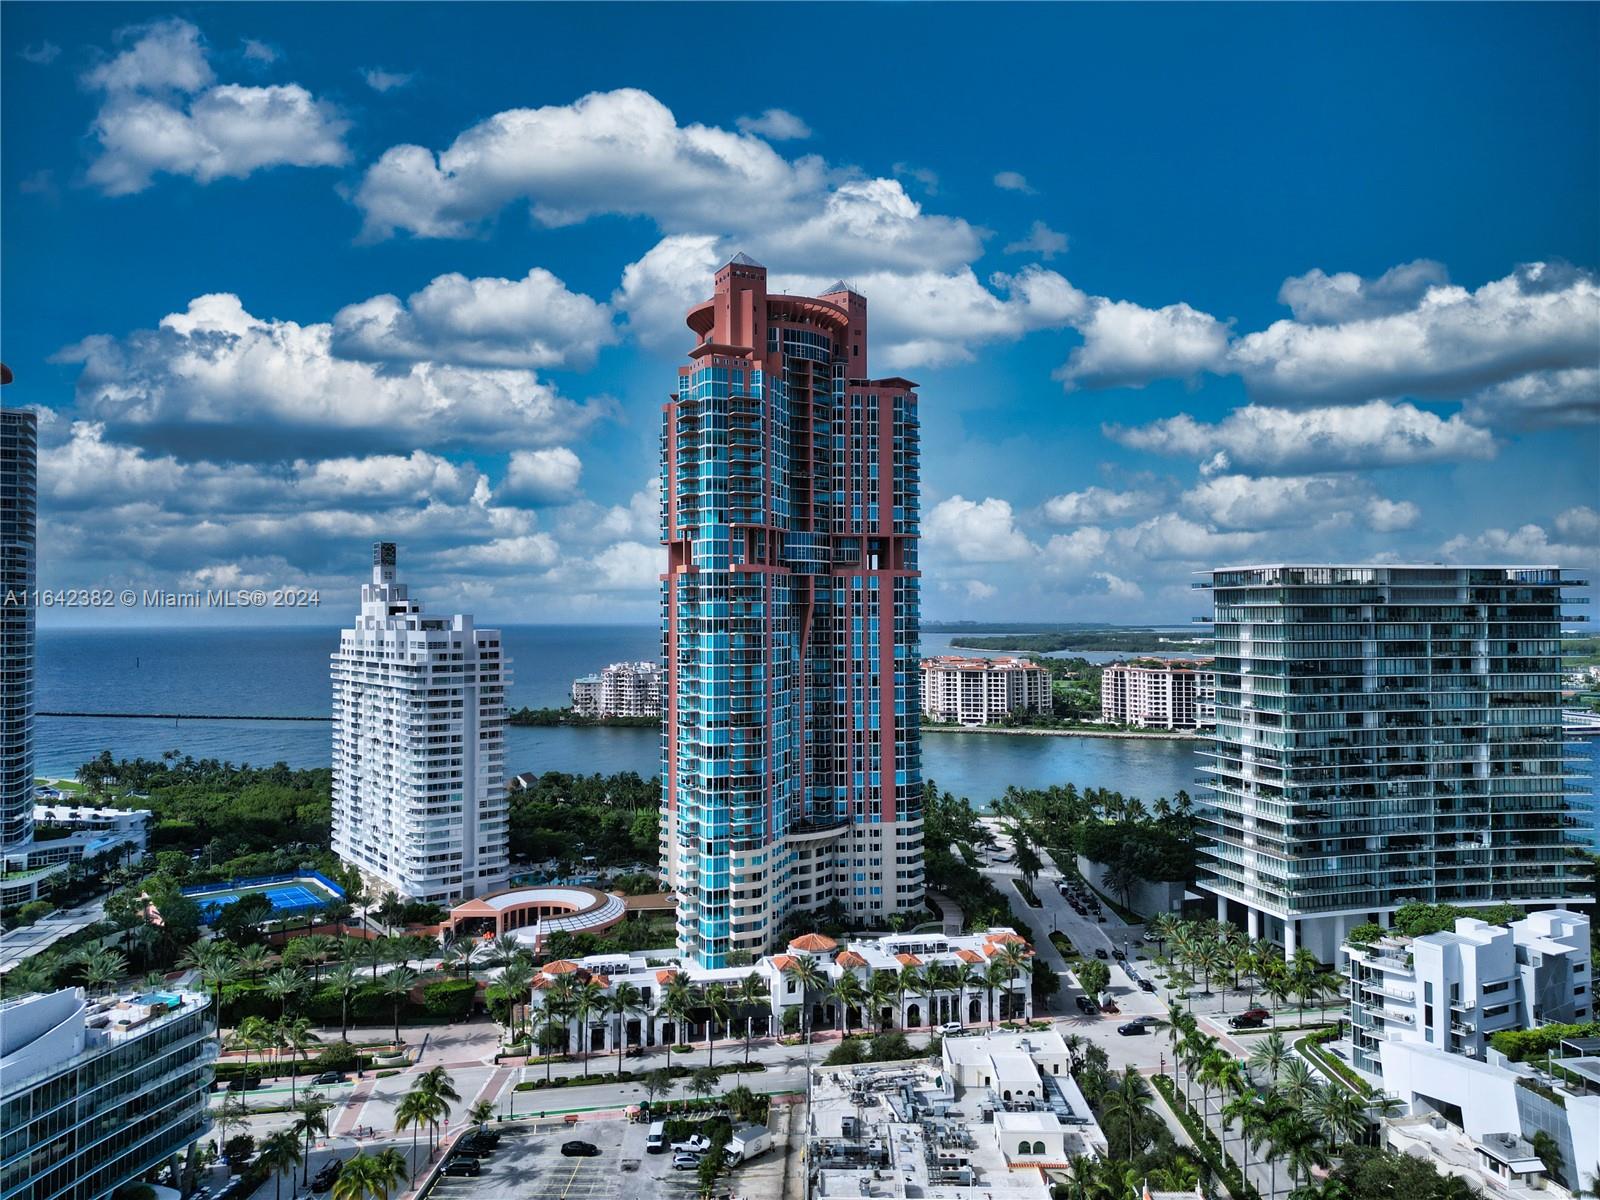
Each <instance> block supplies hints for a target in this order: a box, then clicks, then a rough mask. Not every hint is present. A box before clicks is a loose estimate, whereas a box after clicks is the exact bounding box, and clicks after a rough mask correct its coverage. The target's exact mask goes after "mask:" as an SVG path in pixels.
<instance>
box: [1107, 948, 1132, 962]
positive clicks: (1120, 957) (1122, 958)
mask: <svg viewBox="0 0 1600 1200" xmlns="http://www.w3.org/2000/svg"><path fill="white" fill-rule="evenodd" d="M1111 957H1112V958H1114V959H1116V960H1117V961H1118V962H1126V961H1127V959H1128V956H1127V955H1126V954H1124V953H1123V952H1122V951H1121V950H1113V951H1112V952H1111Z"/></svg>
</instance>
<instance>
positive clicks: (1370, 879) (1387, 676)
mask: <svg viewBox="0 0 1600 1200" xmlns="http://www.w3.org/2000/svg"><path fill="white" fill-rule="evenodd" d="M1210 576H1211V578H1210V581H1209V582H1207V583H1201V584H1198V585H1197V586H1199V587H1202V588H1210V589H1211V590H1212V593H1213V597H1214V603H1215V622H1216V656H1217V657H1216V686H1217V728H1216V735H1215V737H1214V739H1213V740H1212V742H1211V745H1210V748H1209V751H1207V752H1206V754H1207V757H1208V758H1209V759H1210V765H1209V767H1207V768H1206V774H1207V775H1208V776H1209V780H1210V783H1209V791H1210V795H1209V797H1208V798H1207V800H1206V804H1205V809H1204V813H1205V819H1206V821H1207V828H1206V831H1205V832H1206V843H1205V856H1206V858H1207V859H1208V860H1209V861H1207V862H1204V863H1203V864H1202V868H1201V876H1200V886H1201V887H1202V888H1204V889H1205V890H1207V891H1209V892H1211V893H1212V894H1214V895H1215V896H1216V898H1217V915H1218V916H1219V917H1225V916H1229V915H1233V914H1234V913H1236V912H1237V911H1238V909H1240V908H1242V909H1243V910H1244V914H1245V917H1246V926H1247V928H1248V930H1249V932H1250V934H1251V936H1263V937H1268V938H1271V939H1273V940H1274V941H1278V942H1281V943H1282V944H1283V946H1284V949H1285V951H1286V952H1287V953H1289V954H1293V953H1294V951H1295V949H1296V948H1297V947H1299V946H1304V947H1306V948H1307V949H1309V950H1310V951H1311V952H1312V953H1313V954H1315V955H1316V956H1317V957H1318V958H1319V959H1321V960H1322V961H1324V962H1332V961H1334V956H1335V954H1336V952H1337V949H1338V946H1339V944H1340V942H1341V941H1342V940H1343V938H1344V935H1345V933H1346V932H1348V931H1349V929H1350V928H1351V927H1352V926H1354V925H1359V924H1363V923H1365V922H1369V921H1377V922H1379V923H1381V924H1387V923H1388V920H1389V914H1390V913H1392V912H1393V911H1394V909H1396V908H1397V907H1399V906H1400V905H1402V904H1405V903H1409V902H1411V901H1423V902H1426V903H1429V904H1458V905H1483V904H1491V903H1498V902H1507V903H1514V904H1529V905H1546V906H1552V905H1556V904H1560V903H1563V902H1566V901H1569V900H1573V899H1575V898H1577V897H1578V896H1579V894H1580V888H1579V884H1580V877H1581V874H1582V870H1581V868H1582V864H1581V863H1580V862H1578V861H1577V860H1576V859H1575V857H1574V849H1575V847H1577V846H1578V845H1580V844H1582V839H1580V838H1577V837H1576V836H1574V834H1573V832H1572V830H1573V827H1574V826H1576V824H1577V820H1576V819H1575V816H1574V815H1573V806H1574V804H1575V803H1576V802H1578V797H1579V796H1580V795H1581V794H1582V793H1581V790H1580V789H1579V787H1578V781H1576V780H1574V779H1573V778H1572V776H1571V773H1570V772H1569V769H1568V764H1567V757H1566V753H1567V752H1566V750H1565V747H1564V745H1563V741H1562V732H1561V603H1562V589H1563V588H1566V587H1575V586H1580V585H1581V583H1582V581H1581V580H1575V579H1571V578H1563V577H1562V573H1561V570H1560V569H1559V568H1557V567H1550V566H1512V567H1506V566H1500V567H1447V566H1387V565H1384V566H1376V565H1375V566H1289V565H1283V564H1279V565H1275V566H1254V567H1229V568H1223V569H1218V570H1214V571H1212V572H1210ZM1584 803H1587V801H1585V802H1584ZM1230 905H1231V906H1234V907H1233V908H1232V909H1230Z"/></svg>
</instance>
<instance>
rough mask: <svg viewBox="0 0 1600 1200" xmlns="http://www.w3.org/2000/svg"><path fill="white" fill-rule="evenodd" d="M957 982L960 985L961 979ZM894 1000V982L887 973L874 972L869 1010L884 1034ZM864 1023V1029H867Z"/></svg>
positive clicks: (868, 986) (870, 983)
mask: <svg viewBox="0 0 1600 1200" xmlns="http://www.w3.org/2000/svg"><path fill="white" fill-rule="evenodd" d="M957 982H958V983H959V977H958V980H957ZM893 998H894V980H893V979H892V978H891V977H890V975H889V972H887V971H874V972H873V973H872V979H871V980H870V981H869V982H868V983H867V1000H866V1003H867V1008H868V1009H869V1010H870V1012H871V1017H872V1024H873V1026H874V1027H875V1028H876V1029H877V1030H878V1032H880V1033H882V1032H883V1030H884V1027H885V1026H884V1020H883V1014H884V1012H885V1011H887V1010H888V1009H889V1007H890V1004H889V1002H890V1001H891V1000H892V999H893ZM866 1024H867V1023H866V1022H865V1021H863V1022H862V1028H865V1027H866Z"/></svg>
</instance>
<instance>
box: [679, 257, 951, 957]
mask: <svg viewBox="0 0 1600 1200" xmlns="http://www.w3.org/2000/svg"><path fill="white" fill-rule="evenodd" d="M688 325H689V328H690V330H692V331H693V334H694V338H695V344H694V347H693V348H692V349H691V350H690V351H689V359H690V362H689V364H688V365H687V366H683V367H680V368H679V369H678V390H677V391H676V392H675V393H673V395H672V398H671V401H670V402H669V403H668V404H667V405H666V408H665V411H664V414H663V422H662V439H661V449H662V454H661V471H662V474H661V497H662V518H661V519H662V540H663V541H664V542H665V543H666V546H667V573H666V575H665V576H663V578H662V583H661V631H662V650H663V655H664V658H665V662H666V687H665V689H664V691H663V696H662V706H663V721H662V783H663V819H662V860H663V864H664V866H665V868H666V870H667V872H668V877H669V879H670V881H671V884H672V887H673V890H674V891H676V892H677V895H678V946H679V949H680V951H681V952H682V953H683V954H685V955H686V956H687V957H689V958H690V959H692V960H693V961H695V962H697V963H699V964H701V965H703V966H709V967H719V966H728V965H734V964H737V963H740V962H743V961H747V960H746V958H745V956H746V955H750V956H755V955H759V954H760V953H762V952H763V951H765V950H766V949H768V948H769V947H770V946H771V945H772V944H773V943H774V942H775V940H776V938H777V935H778V934H779V932H780V931H781V930H782V929H783V927H784V926H785V924H786V922H787V921H788V920H789V919H790V918H791V917H792V916H794V915H795V914H798V913H804V912H807V911H817V910H829V909H834V910H842V912H843V914H844V915H845V916H847V918H848V919H849V920H851V921H854V922H860V923H862V924H881V923H883V922H884V921H885V920H886V919H887V918H888V917H889V916H890V915H892V914H894V913H897V912H907V911H912V910H916V909H919V908H921V907H922V904H923V871H922V764H921V742H920V730H919V720H920V713H919V706H918V698H917V688H918V683H919V679H918V665H919V664H918V647H917V640H918V628H917V587H918V583H917V532H918V530H917V520H918V446H917V438H918V433H917V396H916V390H915V388H916V385H915V384H913V383H912V382H910V381H909V380H906V379H898V378H893V379H871V378H868V376H867V302H866V300H865V298H864V297H862V296H860V295H858V294H857V293H856V292H854V291H853V290H851V289H850V288H849V287H848V286H846V285H845V284H843V283H839V284H836V285H835V286H834V287H832V288H830V289H829V290H828V291H826V292H824V293H823V294H822V295H820V296H815V297H812V296H785V295H773V294H770V293H768V291H767V272H766V268H765V267H763V266H761V264H760V263H757V262H755V261H754V260H752V259H750V258H749V257H747V256H745V255H743V254H740V255H737V256H736V257H735V258H734V259H733V260H732V261H730V262H729V263H727V264H726V265H725V266H723V267H722V268H721V270H719V271H718V272H717V273H716V278H715V289H714V294H713V296H712V298H711V299H710V300H708V301H706V302H705V303H703V304H699V305H696V306H695V307H694V308H693V309H691V310H690V311H689V314H688Z"/></svg>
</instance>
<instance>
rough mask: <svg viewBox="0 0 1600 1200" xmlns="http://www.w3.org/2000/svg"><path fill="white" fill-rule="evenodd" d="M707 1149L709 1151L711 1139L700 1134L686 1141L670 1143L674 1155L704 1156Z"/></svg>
mask: <svg viewBox="0 0 1600 1200" xmlns="http://www.w3.org/2000/svg"><path fill="white" fill-rule="evenodd" d="M709 1149H711V1139H710V1138H708V1137H706V1136H705V1135H704V1134H700V1133H697V1134H695V1135H694V1136H693V1137H691V1138H689V1139H688V1140H686V1141H682V1142H673V1143H672V1152H673V1153H674V1154H704V1153H705V1152H706V1151H707V1150H709Z"/></svg>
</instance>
